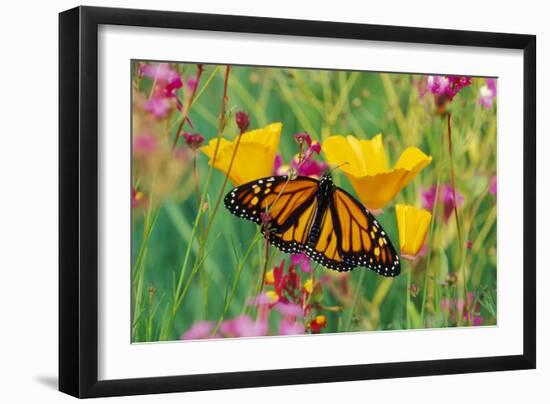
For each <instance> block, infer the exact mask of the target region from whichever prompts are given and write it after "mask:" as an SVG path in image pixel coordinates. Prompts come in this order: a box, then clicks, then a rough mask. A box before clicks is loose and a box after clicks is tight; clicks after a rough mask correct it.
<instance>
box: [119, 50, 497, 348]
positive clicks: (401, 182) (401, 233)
mask: <svg viewBox="0 0 550 404" xmlns="http://www.w3.org/2000/svg"><path fill="white" fill-rule="evenodd" d="M129 69H130V72H129V75H128V81H129V85H130V86H131V100H130V99H129V100H128V103H129V105H131V120H132V122H131V126H132V130H131V132H132V133H131V142H132V156H131V157H132V163H131V164H132V166H131V178H129V179H128V181H129V182H130V184H129V191H130V192H129V201H128V204H131V246H132V248H131V263H132V264H131V268H127V269H125V268H120V270H121V271H125V270H128V272H129V276H128V282H131V313H129V315H131V330H128V332H129V333H130V335H131V342H132V343H145V342H148V343H149V342H159V341H184V342H186V341H192V340H199V339H218V338H242V337H254V338H261V337H266V336H267V337H282V336H297V335H310V336H311V335H316V334H334V333H355V332H363V333H371V332H392V331H393V332H395V331H405V330H413V329H439V328H455V327H488V326H489V327H491V326H492V327H494V326H497V323H498V316H497V97H498V91H497V88H498V78H497V77H472V76H458V75H446V74H445V72H433V73H432V72H426V73H424V74H417V73H415V74H410V73H406V72H403V73H394V72H392V73H387V72H378V71H351V70H324V69H320V68H316V69H312V68H303V67H274V66H247V65H224V64H210V63H200V61H165V60H137V59H135V60H132V61H131V62H130V65H129ZM129 135H130V134H128V136H129ZM122 157H123V156H121V158H122ZM311 338H320V337H319V336H312V337H311ZM319 354H320V355H322V352H320V353H319Z"/></svg>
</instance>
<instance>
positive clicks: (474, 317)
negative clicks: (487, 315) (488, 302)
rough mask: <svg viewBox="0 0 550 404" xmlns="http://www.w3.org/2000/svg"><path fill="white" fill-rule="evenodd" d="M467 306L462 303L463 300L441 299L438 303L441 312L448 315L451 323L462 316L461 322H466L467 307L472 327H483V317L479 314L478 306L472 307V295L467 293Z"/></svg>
mask: <svg viewBox="0 0 550 404" xmlns="http://www.w3.org/2000/svg"><path fill="white" fill-rule="evenodd" d="M467 300H468V305H466V303H465V302H464V299H456V300H454V299H442V300H441V302H440V307H441V310H443V311H445V312H447V313H448V315H449V318H450V319H451V320H452V321H458V319H459V316H460V315H462V321H463V322H467V321H468V310H467V309H468V307H467V306H469V308H470V320H471V322H472V325H474V326H478V325H483V317H482V316H481V314H480V313H479V309H480V308H479V304H476V305H474V304H473V303H474V294H473V293H472V292H468V296H467Z"/></svg>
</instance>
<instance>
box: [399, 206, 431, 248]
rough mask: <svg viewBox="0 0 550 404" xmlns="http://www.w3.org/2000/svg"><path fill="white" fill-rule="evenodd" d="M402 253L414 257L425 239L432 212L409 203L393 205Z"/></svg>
mask: <svg viewBox="0 0 550 404" xmlns="http://www.w3.org/2000/svg"><path fill="white" fill-rule="evenodd" d="M395 214H396V216H397V229H398V231H399V246H400V248H401V254H402V255H408V256H410V257H415V256H416V255H417V254H418V252H419V251H420V249H421V248H422V246H423V245H424V241H425V240H426V235H427V234H428V227H429V225H430V221H431V219H432V214H431V213H430V212H428V211H427V210H424V209H418V208H415V207H414V206H411V205H401V204H397V205H395Z"/></svg>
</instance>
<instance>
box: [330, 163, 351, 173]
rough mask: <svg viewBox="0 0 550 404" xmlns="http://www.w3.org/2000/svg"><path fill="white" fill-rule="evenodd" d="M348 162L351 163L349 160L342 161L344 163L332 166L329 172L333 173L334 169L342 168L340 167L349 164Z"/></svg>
mask: <svg viewBox="0 0 550 404" xmlns="http://www.w3.org/2000/svg"><path fill="white" fill-rule="evenodd" d="M348 164H349V162H347V161H346V162H344V163H342V164H338V165H337V166H336V167H332V168H331V169H330V170H329V171H328V173H327V174H330V173H332V172H333V171H334V170H336V169H337V168H340V167H342V166H345V165H348Z"/></svg>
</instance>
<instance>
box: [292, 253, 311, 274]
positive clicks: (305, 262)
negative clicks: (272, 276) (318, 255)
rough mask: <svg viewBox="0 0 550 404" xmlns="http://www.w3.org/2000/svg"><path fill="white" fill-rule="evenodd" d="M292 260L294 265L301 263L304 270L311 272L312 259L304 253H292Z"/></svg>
mask: <svg viewBox="0 0 550 404" xmlns="http://www.w3.org/2000/svg"><path fill="white" fill-rule="evenodd" d="M290 262H291V263H292V265H299V266H300V268H301V270H302V271H304V272H311V260H310V259H309V257H308V256H307V255H305V254H304V253H300V254H293V255H291V256H290Z"/></svg>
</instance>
